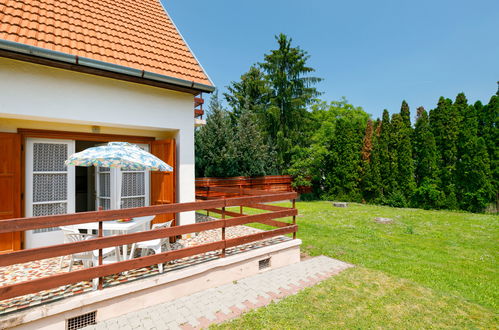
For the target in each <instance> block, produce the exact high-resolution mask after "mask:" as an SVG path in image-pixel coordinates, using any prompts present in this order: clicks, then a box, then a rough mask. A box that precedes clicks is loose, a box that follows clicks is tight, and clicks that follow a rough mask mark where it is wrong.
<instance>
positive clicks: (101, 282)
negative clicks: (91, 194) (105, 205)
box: [97, 206, 104, 290]
mask: <svg viewBox="0 0 499 330" xmlns="http://www.w3.org/2000/svg"><path fill="white" fill-rule="evenodd" d="M99 211H102V206H99ZM102 232H103V230H102V221H99V234H98V235H97V236H98V237H102V236H103V235H102ZM99 266H102V248H100V249H99ZM103 282H104V279H103V278H102V277H99V290H102V287H103V286H104V285H103V284H104V283H103Z"/></svg>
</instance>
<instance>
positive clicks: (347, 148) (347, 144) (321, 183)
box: [290, 99, 369, 201]
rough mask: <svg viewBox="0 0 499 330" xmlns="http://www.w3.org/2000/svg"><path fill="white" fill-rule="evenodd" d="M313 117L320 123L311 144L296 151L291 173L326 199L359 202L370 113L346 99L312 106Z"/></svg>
mask: <svg viewBox="0 0 499 330" xmlns="http://www.w3.org/2000/svg"><path fill="white" fill-rule="evenodd" d="M312 118H314V122H315V123H316V124H317V125H318V126H317V127H316V128H315V129H314V131H313V135H312V137H311V145H310V146H309V147H305V148H299V149H298V150H297V151H296V152H295V153H294V155H295V156H294V157H293V162H292V166H291V169H290V174H292V175H293V176H295V178H296V179H297V180H299V182H300V183H301V184H303V183H305V184H306V182H307V181H308V182H309V183H310V184H313V186H314V191H315V192H317V194H318V195H320V196H322V197H323V198H328V199H330V198H335V199H343V200H358V201H360V200H361V193H360V189H359V166H360V161H361V154H360V152H359V151H360V149H361V148H362V139H363V136H364V130H365V127H366V123H367V120H368V118H369V116H368V114H367V113H365V112H364V111H363V110H362V108H358V107H354V106H352V105H351V104H348V103H347V101H346V100H345V99H343V100H341V101H335V102H331V103H326V102H322V103H319V104H316V105H314V106H312Z"/></svg>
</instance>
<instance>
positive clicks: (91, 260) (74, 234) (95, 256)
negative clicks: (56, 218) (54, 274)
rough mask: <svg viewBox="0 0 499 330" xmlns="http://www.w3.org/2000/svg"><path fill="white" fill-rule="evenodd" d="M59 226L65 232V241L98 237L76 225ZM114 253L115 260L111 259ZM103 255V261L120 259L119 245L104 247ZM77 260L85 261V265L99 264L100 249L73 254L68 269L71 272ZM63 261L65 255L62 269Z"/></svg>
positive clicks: (78, 240) (70, 241)
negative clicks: (82, 231)
mask: <svg viewBox="0 0 499 330" xmlns="http://www.w3.org/2000/svg"><path fill="white" fill-rule="evenodd" d="M59 228H61V230H62V232H63V233H64V243H72V242H80V241H86V240H88V239H92V238H96V237H97V236H95V235H90V234H83V233H80V232H79V231H78V229H76V228H74V227H64V226H63V227H59ZM113 255H115V256H116V258H115V259H114V260H111V258H110V257H112V256H113ZM102 256H103V258H104V259H103V263H109V262H115V261H119V260H118V259H119V253H118V248H117V247H108V248H104V249H102ZM75 261H81V262H83V266H84V267H92V266H97V265H98V264H99V250H93V251H85V252H79V253H75V254H72V255H71V256H70V260H69V269H68V271H69V272H70V271H71V270H72V269H73V263H74V262H75ZM63 262H64V256H62V257H61V264H60V268H61V269H62V265H63Z"/></svg>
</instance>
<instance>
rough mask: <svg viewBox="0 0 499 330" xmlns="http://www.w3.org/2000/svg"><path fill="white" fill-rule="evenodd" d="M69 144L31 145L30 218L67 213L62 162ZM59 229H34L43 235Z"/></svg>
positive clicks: (65, 173) (65, 181)
mask: <svg viewBox="0 0 499 330" xmlns="http://www.w3.org/2000/svg"><path fill="white" fill-rule="evenodd" d="M68 156H69V154H68V145H67V144H61V143H38V142H35V143H33V180H32V184H33V188H32V189H33V195H32V196H33V197H32V202H33V210H32V214H33V216H35V217H36V216H44V215H54V214H65V213H67V211H68V209H67V199H68V172H67V167H66V165H64V161H65V160H66V159H67V158H68ZM56 230H59V228H58V227H53V228H42V229H36V230H34V233H35V234H36V233H46V232H50V231H56Z"/></svg>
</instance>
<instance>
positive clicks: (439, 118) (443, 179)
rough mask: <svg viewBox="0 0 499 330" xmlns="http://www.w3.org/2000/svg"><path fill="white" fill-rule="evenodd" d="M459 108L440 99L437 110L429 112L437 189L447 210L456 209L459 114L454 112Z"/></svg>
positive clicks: (448, 101) (450, 101)
mask: <svg viewBox="0 0 499 330" xmlns="http://www.w3.org/2000/svg"><path fill="white" fill-rule="evenodd" d="M459 101H460V102H463V99H462V98H460V99H459ZM461 106H462V105H461V104H460V105H459V106H457V107H455V106H453V104H452V100H450V99H445V98H443V97H441V98H440V99H439V101H438V105H437V108H435V109H433V110H431V111H430V126H431V128H432V132H433V135H434V136H435V143H436V146H437V150H438V167H439V184H440V187H439V189H440V190H441V191H443V192H444V193H445V199H446V201H445V207H447V208H449V209H457V208H458V203H457V197H456V184H455V178H456V164H457V139H458V134H459V120H460V113H459V112H457V111H456V110H457V109H459V108H460V107H461Z"/></svg>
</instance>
